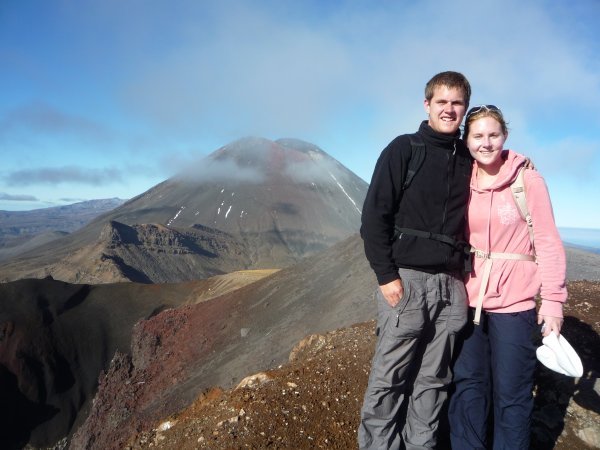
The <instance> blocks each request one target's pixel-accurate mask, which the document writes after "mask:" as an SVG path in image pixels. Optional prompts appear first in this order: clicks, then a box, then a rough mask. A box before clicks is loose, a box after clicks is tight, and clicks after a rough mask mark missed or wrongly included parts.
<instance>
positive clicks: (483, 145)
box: [467, 117, 508, 168]
mask: <svg viewBox="0 0 600 450" xmlns="http://www.w3.org/2000/svg"><path fill="white" fill-rule="evenodd" d="M507 137H508V136H507V135H505V134H504V132H503V131H502V125H500V122H498V121H497V120H496V119H494V118H493V117H482V118H481V119H476V120H475V121H473V122H471V123H470V124H469V135H468V136H467V147H469V151H470V152H471V156H473V158H474V159H475V160H476V161H477V163H478V164H479V166H480V167H489V168H493V167H498V166H501V165H502V159H501V157H500V155H501V153H502V149H503V148H504V142H505V141H506V138H507Z"/></svg>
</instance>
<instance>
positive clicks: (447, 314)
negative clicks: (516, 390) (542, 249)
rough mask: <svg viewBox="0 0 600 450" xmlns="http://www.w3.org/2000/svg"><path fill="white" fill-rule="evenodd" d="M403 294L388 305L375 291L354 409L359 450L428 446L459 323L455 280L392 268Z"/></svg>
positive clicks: (462, 304) (461, 292)
mask: <svg viewBox="0 0 600 450" xmlns="http://www.w3.org/2000/svg"><path fill="white" fill-rule="evenodd" d="M399 273H400V277H401V278H402V283H403V286H404V295H403V297H402V298H401V299H400V302H399V303H398V305H396V307H394V308H392V307H391V306H389V304H388V303H387V301H386V300H385V298H384V297H383V295H382V294H381V291H380V290H379V289H378V290H377V309H378V317H377V332H378V340H377V346H376V348H375V355H374V357H373V362H372V365H371V374H370V376H369V384H368V386H367V391H366V393H365V399H364V403H363V407H362V410H361V422H360V426H359V429H358V444H359V447H360V448H361V449H400V448H401V442H404V447H403V448H406V449H407V450H413V449H425V448H435V447H436V438H437V428H438V419H439V413H440V409H441V407H442V405H443V403H444V401H445V400H446V398H447V386H448V385H449V383H450V382H451V381H452V372H451V369H450V362H451V358H452V351H453V347H454V340H455V335H456V333H457V332H458V331H460V329H461V328H462V327H463V326H464V325H465V323H466V321H467V298H466V292H465V287H464V284H463V280H462V277H460V275H458V274H456V275H452V274H447V273H438V274H429V273H425V272H420V271H416V270H410V269H400V270H399Z"/></svg>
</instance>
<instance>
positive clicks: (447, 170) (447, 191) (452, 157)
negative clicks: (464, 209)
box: [440, 140, 456, 233]
mask: <svg viewBox="0 0 600 450" xmlns="http://www.w3.org/2000/svg"><path fill="white" fill-rule="evenodd" d="M453 144H454V150H453V151H452V155H450V154H447V157H448V165H447V166H446V187H447V190H446V201H445V202H444V214H443V216H442V229H441V230H440V233H444V230H445V229H446V216H447V214H448V200H449V199H450V167H451V165H452V164H451V162H452V161H453V160H454V156H455V155H456V140H455V141H454V142H453Z"/></svg>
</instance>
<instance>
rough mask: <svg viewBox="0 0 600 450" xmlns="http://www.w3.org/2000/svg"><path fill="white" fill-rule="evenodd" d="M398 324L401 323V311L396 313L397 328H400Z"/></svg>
mask: <svg viewBox="0 0 600 450" xmlns="http://www.w3.org/2000/svg"><path fill="white" fill-rule="evenodd" d="M398 325H400V313H397V314H396V328H398Z"/></svg>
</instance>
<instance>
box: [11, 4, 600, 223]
mask: <svg viewBox="0 0 600 450" xmlns="http://www.w3.org/2000/svg"><path fill="white" fill-rule="evenodd" d="M598 22H600V2H599V1H597V0H581V1H577V2H557V1H550V0H548V1H542V0H532V1H527V2H523V1H520V0H503V1H502V2H500V1H485V0H468V1H467V0H458V1H452V2H437V1H433V0H432V1H428V0H425V1H377V2H376V1H359V0H347V1H343V0H338V1H327V2H325V1H321V0H315V1H297V0H296V1H292V0H289V1H288V0H258V1H227V0H221V1H216V0H215V1H211V0H205V1H193V0H187V1H186V0H170V1H158V0H156V1H149V0H97V1H90V0H46V1H39V0H2V1H1V2H0V64H1V69H0V85H1V86H2V94H1V95H0V155H1V164H0V209H4V210H24V209H32V208H40V207H47V206H55V205H59V204H65V203H72V202H75V201H80V200H85V199H93V198H108V197H121V198H130V197H133V196H135V195H137V194H140V193H142V192H144V191H146V190H147V189H149V188H151V187H152V186H154V185H156V184H158V183H159V182H161V181H163V180H164V179H166V178H168V177H170V176H171V175H173V174H175V173H177V172H179V171H181V170H182V168H189V167H190V166H192V165H193V164H194V163H197V161H198V159H199V158H201V157H203V156H205V155H207V154H209V153H211V152H212V151H214V150H216V149H217V148H219V147H221V146H223V145H225V144H227V143H229V142H231V141H233V140H235V139H238V138H240V137H244V136H262V137H265V138H269V139H278V138H281V137H295V138H299V139H303V140H306V141H309V142H312V143H314V144H316V145H318V146H319V147H321V148H322V149H323V150H325V151H326V152H328V153H329V154H331V155H332V156H333V157H335V158H336V159H338V160H339V161H340V162H341V163H343V164H344V165H346V166H347V167H348V168H349V169H350V170H352V171H353V172H355V173H356V174H357V175H359V176H360V177H361V178H363V179H365V180H366V181H369V179H370V176H371V172H372V170H373V167H374V165H375V161H376V159H377V157H378V156H379V153H380V151H381V150H382V149H383V147H385V145H387V143H388V142H389V141H390V140H391V139H393V138H394V137H395V136H396V135H398V134H402V133H406V132H413V131H415V130H416V128H417V126H418V124H419V123H420V121H421V120H423V119H425V118H426V115H425V112H424V110H423V87H424V84H425V82H426V81H427V80H428V79H429V78H430V77H431V76H432V75H433V74H435V73H437V72H440V71H443V70H457V71H460V72H463V73H464V74H465V75H466V76H467V77H468V78H469V80H470V82H471V84H472V88H473V97H472V101H471V104H472V105H475V104H481V103H493V104H495V105H498V106H499V107H500V108H502V109H503V111H504V114H505V116H506V118H507V119H508V121H509V128H510V136H509V139H508V141H507V144H506V145H507V147H510V148H512V149H514V150H516V151H518V152H520V153H524V154H527V155H528V156H530V157H531V158H532V159H533V160H534V162H535V164H536V167H537V168H538V169H539V170H540V172H541V173H542V175H544V177H545V179H546V182H547V184H548V187H549V189H550V194H551V196H552V200H553V204H554V212H555V217H556V221H557V223H558V225H559V226H563V227H567V226H570V227H585V228H600V207H598V205H599V201H598V199H599V198H600V148H599V147H600V136H599V134H600V133H599V132H600V112H599V111H598V105H600V35H599V34H600V33H599V32H598V31H597V29H598V27H597V24H598Z"/></svg>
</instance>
